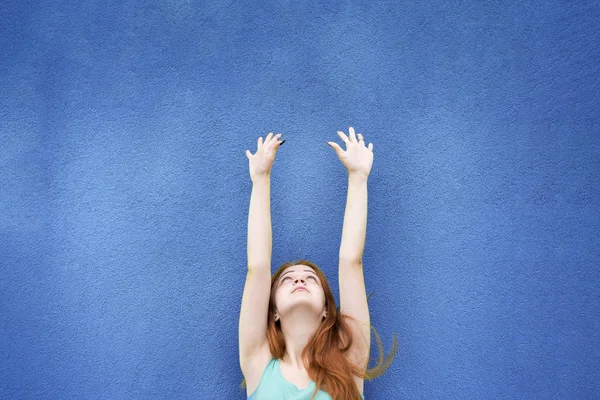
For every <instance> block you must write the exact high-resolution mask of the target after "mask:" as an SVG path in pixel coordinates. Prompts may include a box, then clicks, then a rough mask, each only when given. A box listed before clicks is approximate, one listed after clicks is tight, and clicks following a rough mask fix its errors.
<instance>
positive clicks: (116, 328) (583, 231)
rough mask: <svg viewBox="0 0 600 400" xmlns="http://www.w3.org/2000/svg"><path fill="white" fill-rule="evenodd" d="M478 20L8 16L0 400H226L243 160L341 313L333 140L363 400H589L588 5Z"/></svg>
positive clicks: (201, 13)
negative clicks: (363, 320)
mask: <svg viewBox="0 0 600 400" xmlns="http://www.w3.org/2000/svg"><path fill="white" fill-rule="evenodd" d="M493 3H494V4H487V5H483V4H482V3H481V2H465V1H461V2H446V1H436V2H400V1H364V2H358V1H338V2H325V1H323V2H312V1H307V2H302V1H295V2H291V1H260V2H254V1H252V2H251V1H246V2H241V3H240V2H231V1H226V2H221V1H216V2H208V1H206V2H198V1H183V0H181V1H175V0H172V1H148V2H140V1H108V2H100V1H92V2H80V1H51V2H32V1H23V0H20V1H14V0H13V1H8V2H7V1H4V2H3V4H2V7H1V8H0V51H1V58H0V133H1V144H0V148H1V150H0V162H1V168H0V171H1V173H0V189H1V190H0V217H1V222H0V268H1V269H0V398H3V399H4V398H6V399H175V398H181V399H208V398H211V399H213V398H219V399H244V398H245V394H244V391H243V390H241V389H240V388H239V384H240V382H241V380H242V374H241V371H240V370H239V365H238V358H237V357H238V344H237V333H238V332H237V324H238V318H239V307H240V302H241V296H242V290H243V286H244V279H245V271H246V233H247V217H248V205H249V200H250V190H251V182H250V179H249V175H248V159H247V158H246V156H245V154H244V153H245V150H246V149H250V150H251V151H252V152H254V151H255V150H256V140H257V138H258V137H259V136H261V135H262V136H264V135H266V134H267V133H268V132H270V131H275V132H282V133H283V138H282V139H286V140H287V142H286V144H285V145H284V146H283V147H282V148H281V149H280V151H279V153H278V155H277V159H276V161H275V164H274V167H273V176H272V189H271V190H272V216H273V268H275V267H276V266H278V265H279V264H281V263H283V262H285V261H288V260H291V259H297V258H308V259H310V260H312V261H314V262H316V263H317V264H318V265H320V266H321V267H322V268H323V269H324V270H325V272H326V273H327V274H328V277H329V280H330V283H331V285H332V287H333V289H334V291H335V295H336V299H337V298H338V294H337V290H338V289H337V288H338V286H337V285H338V282H337V275H336V274H337V271H336V268H337V264H336V262H337V259H336V258H337V254H338V248H339V242H340V235H341V224H342V219H343V212H344V206H345V200H346V199H345V196H346V192H345V191H346V171H345V169H344V167H343V166H342V164H341V163H340V161H339V160H338V159H337V157H336V155H335V153H334V151H333V149H332V148H330V147H329V146H328V145H327V144H325V141H326V140H335V141H337V142H338V143H340V144H341V141H340V140H339V138H338V137H337V135H336V133H335V131H336V130H344V131H346V132H347V129H348V126H350V125H352V126H354V127H355V128H356V131H357V132H362V133H363V134H364V135H365V138H366V141H367V143H368V142H373V144H374V154H375V160H374V164H373V170H372V173H371V177H370V180H369V214H368V227H367V239H366V248H365V254H364V263H365V274H366V284H367V292H368V293H371V292H375V294H374V295H373V296H372V297H371V299H370V310H371V320H372V323H373V325H374V326H375V327H376V329H377V330H378V332H379V333H380V334H381V336H382V338H383V341H384V345H385V349H386V352H387V351H389V350H390V348H391V344H392V340H391V339H392V335H393V334H394V333H397V334H398V339H399V349H398V352H397V355H396V358H395V360H394V361H393V363H392V365H391V367H390V369H389V370H388V371H387V373H386V374H385V375H383V376H381V377H379V378H377V379H376V380H373V381H367V382H366V384H365V395H366V398H367V399H377V400H379V399H392V398H393V399H449V398H454V399H592V398H600V346H599V344H600V341H599V339H600V318H599V311H598V310H600V294H599V293H600V289H599V285H600V271H599V268H598V260H599V259H600V239H599V238H600V236H599V234H598V232H600V215H599V214H600V200H599V195H600V179H599V176H600V124H599V121H600V95H599V93H600V72H599V70H600V47H599V46H598V43H599V41H600V24H599V22H598V21H600V3H598V2H597V1H588V2H585V1H582V2H566V1H538V2H532V1H525V2H523V1H519V2H506V3H505V4H500V3H498V2H493ZM372 343H373V349H372V353H371V354H372V357H373V358H374V360H373V361H375V359H376V357H377V355H378V352H377V348H376V346H375V340H374V337H373V340H372ZM371 364H372V365H373V364H374V362H372V363H371Z"/></svg>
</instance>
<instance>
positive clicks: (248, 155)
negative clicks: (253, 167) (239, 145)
mask: <svg viewBox="0 0 600 400" xmlns="http://www.w3.org/2000/svg"><path fill="white" fill-rule="evenodd" d="M246 157H248V160H250V159H251V158H252V157H251V155H250V150H246Z"/></svg>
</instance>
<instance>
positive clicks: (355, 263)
mask: <svg viewBox="0 0 600 400" xmlns="http://www.w3.org/2000/svg"><path fill="white" fill-rule="evenodd" d="M349 134H350V137H349V138H348V137H347V136H346V135H345V134H344V133H343V132H340V131H338V135H339V136H340V138H341V139H342V140H343V141H344V143H345V144H346V151H344V150H342V149H341V148H340V146H338V145H337V143H335V142H329V144H330V146H331V147H333V148H334V149H335V150H336V153H337V155H338V157H339V158H340V160H341V161H342V163H343V164H344V166H345V167H346V168H347V170H348V195H347V199H346V211H345V214H344V224H343V228H342V241H341V244H340V253H339V288H340V311H341V312H343V313H344V314H346V315H349V316H350V317H352V318H354V319H355V320H356V321H352V320H350V321H349V325H350V327H351V329H352V335H353V344H352V348H351V349H350V354H351V358H352V360H353V361H354V362H355V363H356V364H357V365H362V366H363V367H364V368H365V369H366V367H367V363H368V358H369V349H370V343H371V330H370V317H369V308H368V304H367V294H366V289H365V280H364V275H363V264H362V255H363V251H364V246H365V237H366V230H367V180H368V176H369V173H370V171H371V167H372V165H373V144H372V143H369V147H366V146H365V144H364V139H363V137H362V135H361V134H360V133H359V134H358V139H357V137H356V135H355V134H354V129H353V128H352V127H350V129H349ZM356 380H357V384H358V385H359V390H360V391H361V393H362V384H363V381H362V379H358V378H357V379H356Z"/></svg>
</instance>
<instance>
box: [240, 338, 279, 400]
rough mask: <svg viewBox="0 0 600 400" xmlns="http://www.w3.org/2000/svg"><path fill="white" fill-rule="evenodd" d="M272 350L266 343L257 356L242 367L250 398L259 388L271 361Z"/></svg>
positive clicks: (249, 359)
mask: <svg viewBox="0 0 600 400" xmlns="http://www.w3.org/2000/svg"><path fill="white" fill-rule="evenodd" d="M271 357H272V356H271V350H270V349H269V343H268V342H267V343H265V344H264V345H263V346H262V347H261V348H260V349H258V351H257V352H256V354H254V355H253V356H252V357H249V358H248V360H246V362H245V363H244V365H240V367H241V369H242V374H243V375H244V378H245V379H246V394H247V396H250V395H251V394H252V393H253V392H254V391H255V390H256V388H257V387H258V384H259V383H260V378H261V377H262V374H263V371H264V370H265V367H266V366H267V364H268V363H269V360H271Z"/></svg>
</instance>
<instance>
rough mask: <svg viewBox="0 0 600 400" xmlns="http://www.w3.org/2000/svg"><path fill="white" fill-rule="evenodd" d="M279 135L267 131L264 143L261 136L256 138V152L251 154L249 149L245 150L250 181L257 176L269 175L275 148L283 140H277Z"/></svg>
mask: <svg viewBox="0 0 600 400" xmlns="http://www.w3.org/2000/svg"><path fill="white" fill-rule="evenodd" d="M280 137H281V133H278V134H276V135H273V132H269V134H268V135H267V137H266V138H265V142H264V143H263V138H262V136H261V137H259V138H258V143H257V146H256V147H257V148H256V153H254V154H252V153H251V152H250V150H246V157H248V160H249V163H248V168H249V169H250V178H251V179H252V181H254V178H256V177H258V176H269V175H270V174H271V167H272V166H273V161H275V154H277V149H279V146H281V144H282V143H283V142H285V140H283V141H279V138H280Z"/></svg>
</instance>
